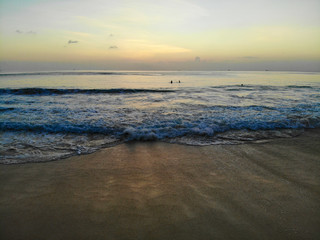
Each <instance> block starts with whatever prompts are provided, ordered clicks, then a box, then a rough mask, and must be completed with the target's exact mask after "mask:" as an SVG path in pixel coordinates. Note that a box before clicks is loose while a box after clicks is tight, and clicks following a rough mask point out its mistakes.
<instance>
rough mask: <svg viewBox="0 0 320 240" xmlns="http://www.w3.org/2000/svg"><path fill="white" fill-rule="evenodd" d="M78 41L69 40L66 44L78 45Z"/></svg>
mask: <svg viewBox="0 0 320 240" xmlns="http://www.w3.org/2000/svg"><path fill="white" fill-rule="evenodd" d="M78 42H79V41H73V40H69V41H68V44H73V43H78Z"/></svg>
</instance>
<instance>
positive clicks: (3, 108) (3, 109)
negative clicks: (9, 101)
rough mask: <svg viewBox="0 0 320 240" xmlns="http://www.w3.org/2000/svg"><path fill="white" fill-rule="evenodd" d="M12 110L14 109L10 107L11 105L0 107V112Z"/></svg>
mask: <svg viewBox="0 0 320 240" xmlns="http://www.w3.org/2000/svg"><path fill="white" fill-rule="evenodd" d="M12 110H14V108H12V107H9V108H6V107H0V112H6V111H12Z"/></svg>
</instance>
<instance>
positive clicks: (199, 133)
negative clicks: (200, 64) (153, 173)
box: [0, 71, 320, 164]
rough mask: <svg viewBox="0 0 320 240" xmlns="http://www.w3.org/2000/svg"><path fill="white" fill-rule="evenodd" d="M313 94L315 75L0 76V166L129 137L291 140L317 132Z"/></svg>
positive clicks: (318, 97) (319, 84)
mask: <svg viewBox="0 0 320 240" xmlns="http://www.w3.org/2000/svg"><path fill="white" fill-rule="evenodd" d="M171 81H172V83H171ZM179 81H180V82H179ZM319 93H320V73H297V72H232V71H228V72H183V71H177V72H162V71H159V72H150V71H148V72H136V71H135V72H131V71H130V72H125V71H117V72H110V71H77V72H37V73H11V74H10V73H6V74H5V73H2V74H0V163H8V164H10V163H23V162H40V161H49V160H54V159H59V158H63V157H66V156H71V155H74V154H85V153H90V152H94V151H96V150H98V149H100V148H101V147H106V146H113V145H115V144H119V143H122V142H126V141H134V140H137V141H154V140H159V141H166V142H172V143H181V144H192V145H210V144H239V143H243V142H248V141H257V140H264V139H270V138H274V137H291V136H295V135H297V134H299V133H300V132H301V131H303V129H305V128H318V127H320V94H319Z"/></svg>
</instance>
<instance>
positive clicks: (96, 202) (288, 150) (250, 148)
mask: <svg viewBox="0 0 320 240" xmlns="http://www.w3.org/2000/svg"><path fill="white" fill-rule="evenodd" d="M0 239H10V240H14V239H24V240H25V239H32V240H34V239H95V240H98V239H117V240H120V239H161V240H164V239H184V240H186V239H299V240H300V239H320V131H319V130H313V131H306V132H305V133H304V134H303V135H302V136H299V137H296V138H290V139H276V140H272V141H271V142H268V143H260V144H243V145H229V146H226V145H224V146H222V145H220V146H206V147H196V146H183V145H177V144H167V143H160V142H145V143H141V142H139V143H130V144H122V145H118V146H116V147H112V148H107V149H103V150H101V151H99V152H96V153H94V154H90V155H84V156H76V157H72V158H69V159H64V160H59V161H55V162H47V163H33V164H21V165H0Z"/></svg>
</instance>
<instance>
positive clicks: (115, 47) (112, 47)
mask: <svg viewBox="0 0 320 240" xmlns="http://www.w3.org/2000/svg"><path fill="white" fill-rule="evenodd" d="M109 49H118V47H117V46H115V45H113V46H110V47H109Z"/></svg>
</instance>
